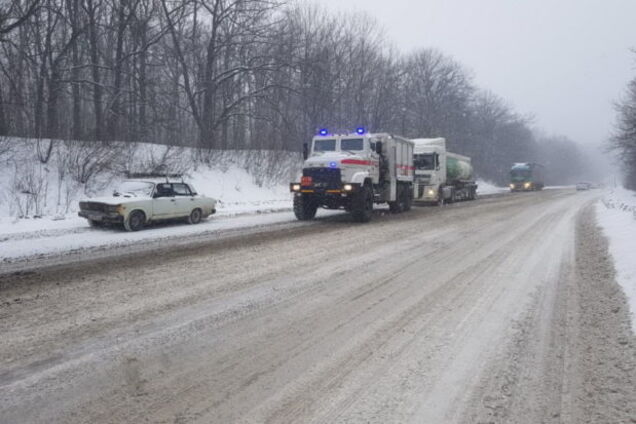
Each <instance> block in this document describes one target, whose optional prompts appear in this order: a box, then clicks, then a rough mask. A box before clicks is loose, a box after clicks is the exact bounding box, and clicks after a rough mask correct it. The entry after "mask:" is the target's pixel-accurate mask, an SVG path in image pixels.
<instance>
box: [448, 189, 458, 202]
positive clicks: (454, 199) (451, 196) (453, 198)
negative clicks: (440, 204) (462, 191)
mask: <svg viewBox="0 0 636 424" xmlns="http://www.w3.org/2000/svg"><path fill="white" fill-rule="evenodd" d="M456 201H457V195H456V194H455V188H454V187H451V195H450V198H449V199H448V203H455V202H456Z"/></svg>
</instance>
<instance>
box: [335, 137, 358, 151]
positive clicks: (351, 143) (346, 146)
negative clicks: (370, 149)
mask: <svg viewBox="0 0 636 424" xmlns="http://www.w3.org/2000/svg"><path fill="white" fill-rule="evenodd" d="M340 150H343V151H344V150H349V151H362V150H364V139H362V138H345V139H342V140H340Z"/></svg>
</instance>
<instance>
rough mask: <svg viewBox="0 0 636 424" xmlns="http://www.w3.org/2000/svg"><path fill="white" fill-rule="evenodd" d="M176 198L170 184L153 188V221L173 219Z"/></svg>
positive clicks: (175, 209) (162, 184) (161, 184)
mask: <svg viewBox="0 0 636 424" xmlns="http://www.w3.org/2000/svg"><path fill="white" fill-rule="evenodd" d="M176 202H177V200H176V197H175V194H174V190H173V189H172V184H170V183H160V184H157V186H156V187H155V194H154V196H153V199H152V210H153V218H154V219H167V218H173V217H175V216H176V215H177V213H176V211H177V207H176Z"/></svg>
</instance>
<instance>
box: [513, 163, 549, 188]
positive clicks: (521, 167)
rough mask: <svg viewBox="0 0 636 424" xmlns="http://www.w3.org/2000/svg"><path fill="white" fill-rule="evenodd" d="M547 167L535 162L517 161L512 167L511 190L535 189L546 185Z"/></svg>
mask: <svg viewBox="0 0 636 424" xmlns="http://www.w3.org/2000/svg"><path fill="white" fill-rule="evenodd" d="M544 175H545V168H544V166H543V165H541V164H538V163H534V162H522V163H515V164H514V165H513V166H512V168H510V191H512V192H515V191H535V190H541V189H543V187H544V185H545V184H544Z"/></svg>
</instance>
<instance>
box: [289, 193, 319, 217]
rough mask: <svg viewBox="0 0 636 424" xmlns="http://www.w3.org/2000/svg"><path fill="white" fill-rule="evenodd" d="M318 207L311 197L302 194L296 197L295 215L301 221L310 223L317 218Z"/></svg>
mask: <svg viewBox="0 0 636 424" xmlns="http://www.w3.org/2000/svg"><path fill="white" fill-rule="evenodd" d="M316 210H318V205H317V204H316V202H314V201H313V200H312V199H311V197H309V196H306V195H304V194H301V195H299V196H294V215H296V218H298V220H300V221H308V220H310V219H314V217H315V216H316Z"/></svg>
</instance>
